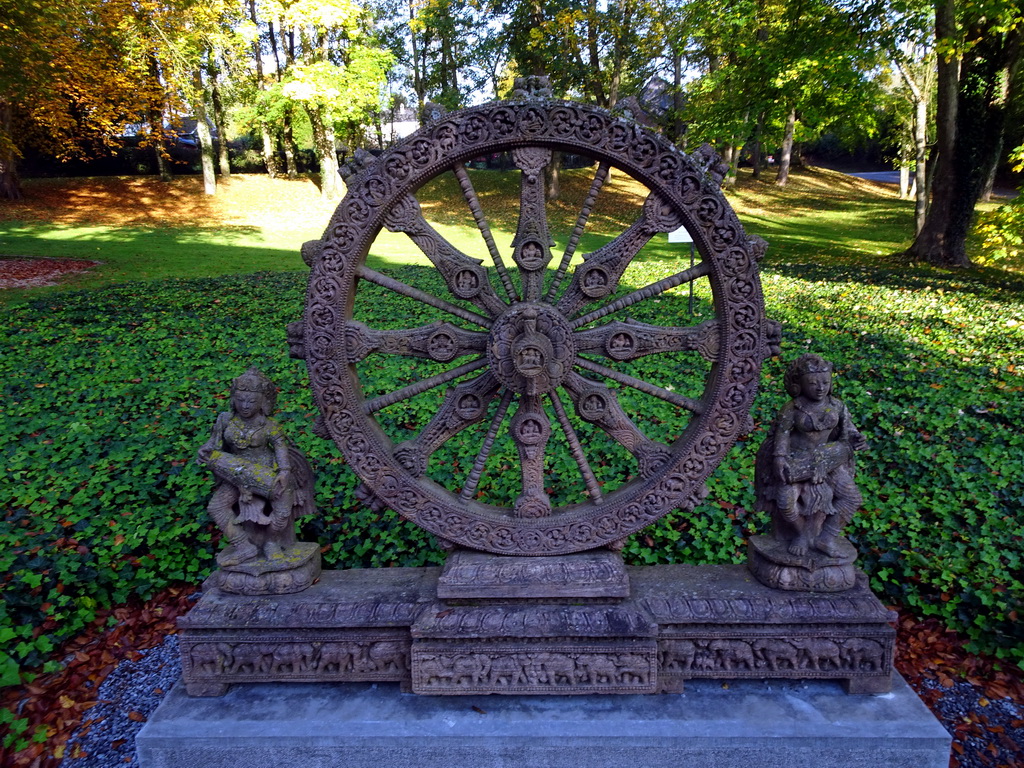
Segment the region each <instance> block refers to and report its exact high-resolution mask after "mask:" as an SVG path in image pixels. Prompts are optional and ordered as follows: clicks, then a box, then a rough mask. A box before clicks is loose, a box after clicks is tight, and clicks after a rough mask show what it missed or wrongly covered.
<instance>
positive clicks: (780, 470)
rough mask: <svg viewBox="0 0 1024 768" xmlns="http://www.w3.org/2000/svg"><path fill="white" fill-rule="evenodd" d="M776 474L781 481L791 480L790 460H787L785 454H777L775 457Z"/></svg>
mask: <svg viewBox="0 0 1024 768" xmlns="http://www.w3.org/2000/svg"><path fill="white" fill-rule="evenodd" d="M775 476H776V477H777V478H778V479H779V481H780V482H783V483H788V482H789V462H788V461H786V458H785V457H784V456H777V457H776V458H775Z"/></svg>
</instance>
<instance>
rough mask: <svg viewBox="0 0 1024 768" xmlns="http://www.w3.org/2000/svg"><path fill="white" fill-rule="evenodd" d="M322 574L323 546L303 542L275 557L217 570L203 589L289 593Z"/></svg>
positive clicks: (307, 585)
mask: <svg viewBox="0 0 1024 768" xmlns="http://www.w3.org/2000/svg"><path fill="white" fill-rule="evenodd" d="M318 576H320V547H319V545H317V544H316V543H313V542H299V543H297V544H294V545H292V546H291V547H289V548H288V549H286V550H285V551H284V552H282V553H281V554H280V555H277V556H275V557H257V558H254V559H252V560H247V561H246V562H244V563H240V564H238V565H229V566H224V567H222V568H221V569H220V570H219V571H214V572H213V573H212V574H210V577H209V578H208V579H207V580H206V581H205V582H204V583H203V589H204V590H206V589H221V590H223V591H224V592H231V593H234V594H236V595H287V594H291V593H293V592H301V591H302V590H304V589H307V588H308V587H309V586H310V585H312V583H313V582H314V581H316V579H317V577H318Z"/></svg>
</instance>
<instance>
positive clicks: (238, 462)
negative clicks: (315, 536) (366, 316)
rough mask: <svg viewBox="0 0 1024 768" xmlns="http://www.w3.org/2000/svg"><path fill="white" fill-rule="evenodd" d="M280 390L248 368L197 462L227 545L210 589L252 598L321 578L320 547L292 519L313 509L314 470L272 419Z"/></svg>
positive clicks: (235, 383) (299, 587)
mask: <svg viewBox="0 0 1024 768" xmlns="http://www.w3.org/2000/svg"><path fill="white" fill-rule="evenodd" d="M276 401H277V388H276V387H275V386H274V384H273V383H272V382H271V381H270V380H269V379H267V378H266V377H265V376H264V375H263V374H262V373H260V372H259V371H258V370H257V369H255V368H250V369H249V370H248V371H246V372H245V373H243V374H242V375H241V376H239V377H238V378H237V379H235V380H234V381H233V382H232V383H231V411H230V412H225V413H221V414H219V415H218V416H217V421H216V423H215V424H214V426H213V432H212V433H211V434H210V439H209V440H207V441H206V442H205V443H204V444H203V445H202V447H200V449H199V451H198V453H197V458H196V461H197V463H198V464H200V465H202V466H205V467H207V468H208V469H210V470H212V471H213V474H214V476H215V477H216V479H217V483H216V486H215V487H214V491H213V496H212V497H211V498H210V502H209V504H208V505H207V511H208V512H209V513H210V517H211V518H212V519H213V521H214V522H215V523H216V524H217V526H218V527H219V528H220V529H221V532H222V533H223V534H224V538H225V539H226V540H227V547H226V548H225V549H224V550H223V551H221V552H220V554H219V555H217V563H218V565H220V567H221V570H220V571H217V572H216V573H214V574H213V575H212V576H211V577H210V579H211V582H208V584H207V586H216V587H219V588H221V589H223V590H224V591H226V592H235V593H238V594H247V595H265V594H285V593H289V592H299V591H301V590H303V589H305V588H306V587H308V586H309V585H310V584H312V583H313V581H314V580H315V579H316V577H317V576H319V574H320V552H319V548H318V546H317V545H316V544H315V543H303V542H298V543H297V542H296V541H295V519H296V518H297V517H299V516H302V515H305V514H310V513H312V512H314V511H315V506H314V498H313V494H314V487H313V486H314V481H313V472H312V470H311V469H310V467H309V463H308V462H307V461H306V457H305V456H304V455H303V454H302V453H301V452H300V451H299V450H297V449H296V448H294V447H293V446H292V445H290V444H289V442H288V439H287V438H286V437H285V435H284V432H283V431H282V430H281V427H280V425H279V424H278V423H277V422H276V421H275V420H274V419H272V418H270V414H271V413H273V411H274V405H275V403H276Z"/></svg>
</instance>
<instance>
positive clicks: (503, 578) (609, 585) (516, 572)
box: [437, 549, 629, 600]
mask: <svg viewBox="0 0 1024 768" xmlns="http://www.w3.org/2000/svg"><path fill="white" fill-rule="evenodd" d="M437 596H438V597H439V598H441V599H442V600H453V599H455V600H460V599H474V598H559V597H567V598H586V597H629V576H628V575H627V574H626V566H625V564H624V563H623V562H622V556H621V555H620V554H619V553H617V552H610V551H608V550H593V551H591V552H582V553H579V554H573V555H563V556H560V557H502V556H499V555H492V554H489V553H486V552H471V551H469V550H462V549H460V550H455V551H454V552H452V553H451V554H450V555H448V559H447V560H446V561H445V564H444V568H443V569H442V571H441V577H440V579H439V580H438V583H437Z"/></svg>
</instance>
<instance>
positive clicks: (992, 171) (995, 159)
mask: <svg viewBox="0 0 1024 768" xmlns="http://www.w3.org/2000/svg"><path fill="white" fill-rule="evenodd" d="M1002 154H1003V137H1002V136H1000V137H999V148H998V149H996V151H995V152H994V153H993V154H992V161H991V162H990V163H989V166H988V168H987V169H986V171H985V183H984V184H983V185H982V187H981V199H982V200H983V201H984V202H986V203H987V202H989V201H990V200H991V199H992V190H993V189H995V186H996V172H997V171H998V170H999V159H1000V156H1001V155H1002Z"/></svg>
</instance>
